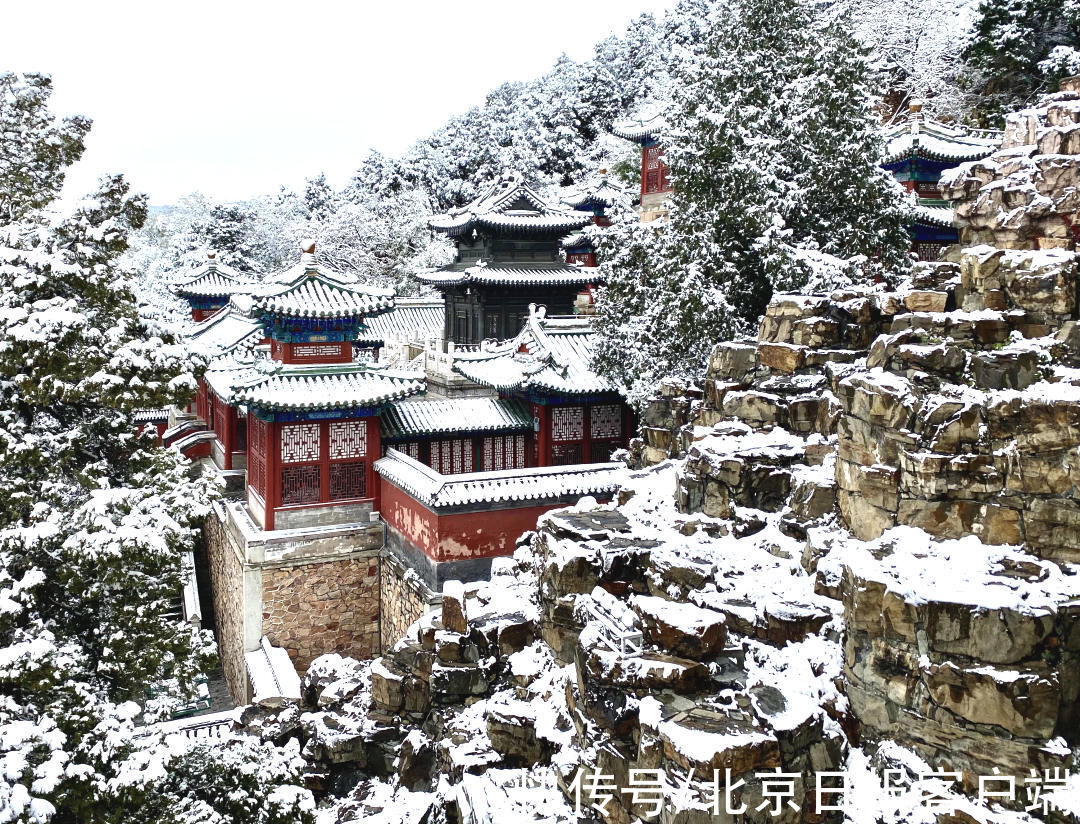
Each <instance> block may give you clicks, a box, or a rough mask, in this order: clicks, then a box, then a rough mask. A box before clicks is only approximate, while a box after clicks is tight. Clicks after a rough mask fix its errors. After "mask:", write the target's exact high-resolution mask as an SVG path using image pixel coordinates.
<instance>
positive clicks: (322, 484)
mask: <svg viewBox="0 0 1080 824" xmlns="http://www.w3.org/2000/svg"><path fill="white" fill-rule="evenodd" d="M329 502H330V422H329V421H320V422H319V503H324V504H325V503H329Z"/></svg>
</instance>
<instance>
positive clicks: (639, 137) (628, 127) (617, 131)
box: [611, 113, 667, 143]
mask: <svg viewBox="0 0 1080 824" xmlns="http://www.w3.org/2000/svg"><path fill="white" fill-rule="evenodd" d="M666 126H667V121H666V120H665V119H664V116H663V115H662V114H660V113H656V114H652V115H646V116H644V117H631V118H627V119H626V120H616V121H615V122H614V123H612V124H611V133H612V134H613V135H615V136H616V137H621V138H623V139H625V140H633V141H634V142H635V143H641V142H642V141H645V140H649V139H650V138H654V137H656V136H657V135H659V134H660V132H661V131H662V130H663V129H664V128H665V127H666Z"/></svg>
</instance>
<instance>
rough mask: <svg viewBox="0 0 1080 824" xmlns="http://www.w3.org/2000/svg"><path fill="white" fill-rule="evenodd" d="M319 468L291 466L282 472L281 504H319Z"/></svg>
mask: <svg viewBox="0 0 1080 824" xmlns="http://www.w3.org/2000/svg"><path fill="white" fill-rule="evenodd" d="M320 475H321V473H320V471H319V467H318V466H317V465H316V466H289V467H286V468H284V469H282V470H281V503H282V504H285V505H289V504H314V503H318V502H319V498H320V494H321V493H320V489H319V478H320Z"/></svg>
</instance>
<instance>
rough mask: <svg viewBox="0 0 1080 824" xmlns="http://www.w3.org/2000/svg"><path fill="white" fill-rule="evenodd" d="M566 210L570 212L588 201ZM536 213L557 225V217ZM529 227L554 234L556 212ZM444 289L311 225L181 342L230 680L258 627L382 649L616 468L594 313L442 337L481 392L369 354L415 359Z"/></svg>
mask: <svg viewBox="0 0 1080 824" xmlns="http://www.w3.org/2000/svg"><path fill="white" fill-rule="evenodd" d="M515 185H516V184H515ZM516 197H517V195H515V198H516ZM516 202H517V201H516V200H514V199H511V200H509V204H510V205H513V204H514V203H516ZM531 202H532V201H530V203H531ZM519 205H520V204H519ZM533 206H534V207H535V206H536V204H533ZM499 208H501V206H500V205H499V204H496V206H495V207H494V209H495V210H496V211H497V210H498V209H499ZM510 211H518V212H519V211H525V210H524V209H514V210H510ZM532 211H535V212H540V209H539V208H534V209H533V210H532ZM483 214H489V213H488V212H483ZM559 214H561V215H564V216H565V215H567V214H569V215H570V216H571V217H572V218H573V225H575V226H578V227H580V226H581V225H584V223H587V222H589V221H591V220H593V218H594V217H595V215H594V214H592V213H591V212H590V213H588V214H586V213H584V212H579V213H572V212H560V213H559ZM526 217H527V216H523V215H520V214H512V215H510V216H509V218H508V223H509V224H510V225H512V226H513V225H516V224H517V223H519V222H520V220H522V219H525V218H526ZM533 217H535V215H534V216H533ZM540 218H541V222H542V223H544V224H545V225H546V224H548V223H550V224H551V225H552V226H554V225H558V226H559V227H560V230H559V231H560V233H561V234H565V230H564V228H563V227H564V224H563V223H562V221H564V220H565V217H559V218H556V217H553V216H552V215H550V214H549V215H548V216H547V217H544V216H543V215H540ZM487 219H488V220H489V221H490V222H492V223H497V221H495V219H494V218H490V217H489V218H487ZM474 228H475V227H474ZM469 231H470V232H473V230H472V229H470V230H469ZM482 236H483V235H482V232H480V231H479V229H477V230H476V231H475V232H474V234H472V235H471V237H474V238H481V237H482ZM496 236H497V233H493V234H492V237H496ZM535 236H536V235H530V236H529V237H530V238H535ZM539 236H540V237H543V238H544V243H545V244H547V245H548V246H550V247H553V248H555V249H556V250H557V248H558V242H559V236H558V235H556V234H555V231H554V229H552V230H551V232H548V231H547V230H546V229H545V230H544V231H543V232H540V233H539ZM477 242H479V241H477ZM491 242H492V243H493V244H495V248H501V247H498V243H496V242H495V240H492V241H491ZM500 242H501V241H500ZM530 242H531V240H530ZM519 253H520V250H519ZM545 254H552V253H551V252H550V248H549V249H548V251H547V252H545ZM503 260H504V261H505V260H506V258H503ZM477 265H479V263H478V264H477ZM552 267H554V268H552ZM481 268H484V267H481ZM582 269H583V267H581V266H567V265H565V264H562V263H559V262H555V263H547V262H545V263H544V264H543V265H540V264H539V263H538V262H536V263H532V264H530V265H528V266H525V271H527V272H530V273H532V277H530V278H526V279H525V280H524V281H523V283H522V284H520V288H522V289H523V290H524V291H526V292H527V293H532V292H530V290H534V289H538V286H537V284H547V283H549V282H550V281H551V280H555V282H556V283H559V282H560V281H559V279H560V278H565V279H566V280H567V281H569V284H570V285H569V289H568V290H567V292H568V293H569V294H570V295H573V294H576V292H577V291H578V289H579V286H580V283H581V282H588V281H589V280H590V279H591V277H592V276H591V275H582V274H581V270H582ZM462 271H464V270H462ZM551 271H554V272H556V273H557V276H555V277H553V276H552V275H550V274H545V273H547V272H551ZM470 283H473V284H479V285H481V286H491V284H485V282H484V281H483V278H482V277H481V278H480V279H479V280H472V281H470ZM500 288H503V289H504V291H502V292H499V291H497V290H495V289H491V290H489V291H487V292H486V293H485V294H486V295H487V296H488V297H490V296H491V295H493V294H494V295H496V297H499V296H501V297H503V298H507V300H506V301H505V302H502V303H500V302H499V301H498V300H496V301H495V302H494V303H490V304H486V306H487V308H488V309H491V308H492V307H493V306H501V307H506V306H510V305H513V304H512V303H511V302H510V301H509V299H508V298H509V296H510V295H511V294H514V289H515V288H517V287H515V286H514V285H512V284H500ZM556 291H557V290H556ZM557 294H561V293H558V292H557ZM571 303H572V300H571ZM445 305H446V304H445V303H444V302H443V301H439V302H434V303H433V302H432V301H430V300H426V301H425V300H419V299H417V300H412V301H403V302H401V303H399V302H398V301H397V300H396V299H395V296H394V295H393V294H392V293H391V292H389V291H386V290H380V289H375V288H371V287H368V286H365V285H363V284H360V283H359V282H358V281H357V279H356V278H355V277H351V276H349V275H346V274H343V273H340V272H335V271H333V270H332V269H330V268H328V267H326V266H325V265H323V264H321V263H320V262H319V260H318V259H317V257H316V255H315V249H314V246H313V245H309V246H307V247H305V249H304V250H303V254H302V256H301V259H300V262H299V263H298V264H297V265H296V266H294V267H292V268H291V269H289V270H287V271H285V272H282V273H280V274H278V275H275V276H273V277H271V278H269V279H268V280H267V281H266V282H264V283H262V284H257V285H254V286H252V285H250V284H243V285H242V287H241V289H240V291H239V292H237V293H233V294H232V295H231V296H230V297H229V299H228V302H227V303H226V304H224V305H222V306H221V307H220V308H219V309H218V310H217V311H216V312H214V313H213V314H211V315H210V316H209V317H207V318H206V319H204V320H202V321H201V322H199V323H197V324H195V326H194V327H193V329H192V331H191V333H190V335H189V342H190V345H191V346H192V347H194V348H198V349H199V350H200V351H202V352H203V353H206V354H207V355H208V356H209V357H211V360H210V363H209V365H208V367H207V369H206V371H205V373H204V374H203V376H202V377H201V378H200V380H199V386H198V392H197V397H196V402H195V404H194V408H193V410H191V412H190V413H189V414H188V415H187V416H186V418H185V420H183V421H182V422H181V423H178V424H177V425H175V426H173V427H172V428H171V429H169V430H167V431H166V432H165V436H164V440H166V442H167V443H173V444H175V445H176V446H178V447H179V448H181V449H182V450H183V451H184V452H185V454H187V455H188V456H189V457H191V458H192V459H194V460H196V461H197V462H198V463H199V465H200V466H201V467H202V468H203V471H205V472H212V473H215V474H216V475H217V477H218V478H219V479H221V480H222V481H223V485H224V490H225V495H224V497H223V499H222V500H221V501H219V502H217V503H216V504H215V505H214V511H213V513H212V515H211V516H210V517H209V518H208V519H207V522H206V556H205V559H204V560H203V561H202V562H201V567H200V568H201V569H202V571H201V572H200V574H201V575H203V577H204V578H205V579H206V580H207V582H208V583H207V584H206V586H207V587H208V588H209V589H210V590H212V592H213V600H214V611H213V615H214V622H215V626H214V629H215V632H216V635H217V638H218V643H219V648H220V650H221V657H222V662H223V666H224V668H225V672H226V677H227V680H228V681H229V684H230V688H231V689H232V691H233V694H234V696H236V697H237V700H246V699H249V698H250V697H251V694H252V686H251V685H252V683H253V677H254V676H253V675H252V672H253V669H252V668H253V667H255V668H257V667H258V666H261V664H260V663H259V662H260V661H263V659H264V658H265V657H266V651H267V650H268V649H269V650H271V651H273V650H284V651H285V652H287V654H288V657H289V658H290V660H291V661H292V662H293V663H294V664H295V666H296V667H297V669H299V670H303V669H305V668H306V667H307V665H308V663H309V662H310V661H311V660H313V659H314V658H315V657H317V656H318V655H320V654H322V653H324V652H331V651H335V652H340V653H343V654H349V655H353V656H357V657H361V658H364V657H370V656H373V655H376V654H378V653H379V652H380V650H382V649H383V648H385V647H387V646H389V645H390V644H392V643H393V642H394V641H396V640H397V639H398V638H399V637H400V635H401V633H402V632H404V630H405V627H406V626H407V625H408V623H410V622H411V621H412V620H414V619H415V618H417V617H419V615H420V614H422V613H423V611H424V610H425V609H427V608H428V605H429V604H431V603H434V602H435V601H436V600H437V598H438V591H439V589H440V588H441V586H442V584H443V583H444V582H445V581H447V580H450V579H459V580H475V579H477V578H482V577H484V576H486V575H487V574H489V570H490V564H491V559H492V558H494V557H497V556H500V555H507V554H510V553H512V552H513V550H514V548H515V541H516V539H517V538H518V536H520V535H521V534H522V533H523V532H525V531H528V530H530V529H532V528H534V527H535V524H536V519H537V518H538V517H539V516H540V515H541V514H543V513H544V512H546V511H548V510H550V509H552V508H554V507H557V506H561V505H565V504H567V503H573V502H575V501H576V500H578V498H580V497H581V496H583V495H592V496H595V497H597V498H601V499H603V498H608V497H610V496H611V495H613V494H614V492H615V490H616V489H617V488H618V485H619V483H620V480H619V479H620V477H621V476H620V473H621V472H622V471H623V470H622V468H621V467H622V465H621V464H617V463H612V462H610V461H609V459H610V457H611V453H612V452H613V451H614V450H616V449H619V448H621V447H624V446H625V445H626V443H627V438H628V435H629V432H630V429H631V419H630V417H629V412H628V410H627V409H626V407H625V405H624V404H623V402H622V399H621V398H620V397H619V396H618V394H617V393H615V392H614V391H613V389H612V387H610V386H609V385H608V384H606V383H605V382H603V381H602V380H600V379H599V378H598V377H597V376H596V375H594V374H592V373H591V371H590V370H589V367H588V363H589V357H590V353H591V351H592V349H591V347H592V346H593V345H594V343H593V340H594V336H593V335H592V334H591V326H590V324H589V318H587V317H582V318H573V317H569V318H555V317H549V316H547V315H546V314H545V313H544V311H543V310H540V309H536V308H535V307H530V306H529V305H526V306H525V315H524V317H523V320H522V322H521V324H520V325H519V326H518V328H517V329H515V330H514V333H513V334H512V335H511V336H510V337H509V338H508V339H507V340H504V341H503V342H501V343H500V342H497V341H488V342H485V343H484V344H482V345H475V346H472V347H468V348H466V349H465V350H462V351H454V350H453V349H452V347H451V350H450V352H449V353H448V354H447V355H446V357H447V363H448V364H449V367H448V368H453V369H455V370H456V371H455V374H456V376H457V378H458V379H459V380H460V381H461V382H463V383H464V384H468V385H469V386H472V387H474V388H475V389H476V390H477V392H478V393H482V396H478V397H468V396H461V397H454V398H445V397H444V398H437V397H432V398H429V397H426V396H425V389H426V382H425V375H424V373H423V371H420V370H417V369H416V368H415V366H417V365H418V364H416V363H413V364H411V365H412V366H413V367H414V368H412V369H408V370H406V369H399V368H394V367H391V366H389V365H388V364H387V363H386V362H385V360H384V359H382V358H379V359H378V361H376V358H375V357H371V354H372V352H373V350H374V351H375V352H377V351H378V350H379V349H380V348H382V347H384V346H386V345H387V343H388V341H390V340H396V341H398V342H411V343H410V344H408V345H403V346H402V347H401V353H402V355H403V357H401V358H396V360H397V361H398V362H399V363H400V362H402V361H404V362H406V363H409V360H408V359H409V357H410V356H411V354H412V351H413V350H414V348H417V347H416V344H417V342H418V341H419V340H420V339H421V338H423V337H424V336H427V335H430V334H431V333H432V332H433V331H437V332H442V331H444V329H445V327H444V326H443V324H442V320H443V309H444V307H445ZM395 313H399V314H397V318H396V319H394V315H395ZM501 322H509V320H507V319H505V318H503V319H502V321H501ZM413 326H415V327H416V328H411V327H413ZM436 326H437V327H438V329H437V330H436ZM405 327H409V328H405ZM470 349H471V350H472V351H469V350H470ZM420 360H422V358H421V359H420ZM410 570H411V571H412V574H410V572H409V571H410ZM275 654H276V653H275ZM279 657H280V656H279ZM263 663H265V662H264V661H263Z"/></svg>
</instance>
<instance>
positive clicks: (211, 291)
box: [172, 252, 258, 298]
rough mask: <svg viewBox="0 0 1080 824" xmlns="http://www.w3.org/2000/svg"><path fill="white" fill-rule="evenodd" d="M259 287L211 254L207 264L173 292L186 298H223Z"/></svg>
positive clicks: (187, 277) (180, 282)
mask: <svg viewBox="0 0 1080 824" xmlns="http://www.w3.org/2000/svg"><path fill="white" fill-rule="evenodd" d="M257 287H258V284H257V283H256V282H255V281H253V280H252V279H251V278H249V277H246V276H245V275H242V274H240V273H239V272H237V271H236V270H235V269H233V268H232V267H231V266H226V265H225V264H224V263H221V262H219V261H218V259H217V256H216V255H215V254H214V253H212V252H211V253H210V256H209V257H208V258H207V261H206V263H204V264H203V265H202V266H200V267H199V268H198V269H195V270H194V271H193V272H191V273H189V274H188V275H187V276H185V277H184V278H183V279H182V280H179V281H177V282H176V283H174V284H173V285H172V290H173V292H175V293H176V294H177V295H179V296H180V297H184V298H223V297H228V296H229V295H234V294H237V293H245V292H251V291H253V290H254V289H256V288H257Z"/></svg>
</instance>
